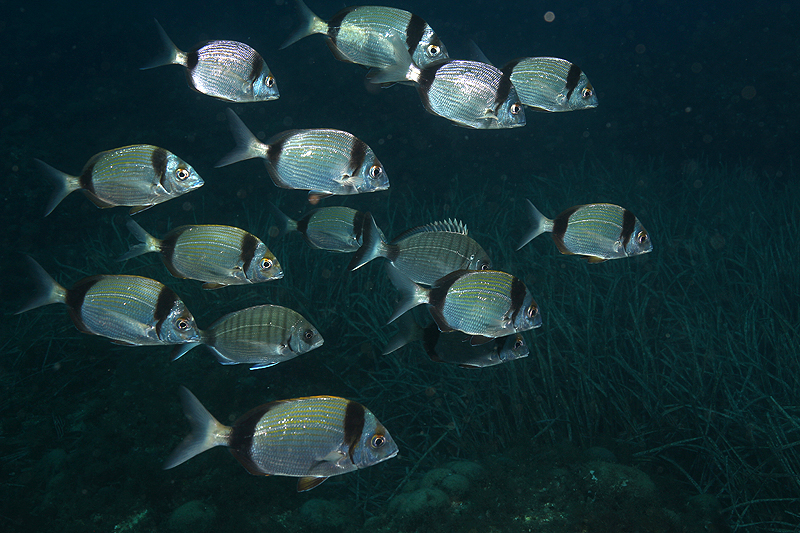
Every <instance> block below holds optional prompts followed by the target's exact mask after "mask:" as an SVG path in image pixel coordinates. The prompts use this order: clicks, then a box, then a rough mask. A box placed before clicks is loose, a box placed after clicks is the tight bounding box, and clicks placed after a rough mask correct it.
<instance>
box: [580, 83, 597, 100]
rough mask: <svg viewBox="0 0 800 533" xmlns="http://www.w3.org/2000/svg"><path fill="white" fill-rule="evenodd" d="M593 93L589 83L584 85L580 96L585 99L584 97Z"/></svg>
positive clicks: (589, 96) (588, 96)
mask: <svg viewBox="0 0 800 533" xmlns="http://www.w3.org/2000/svg"><path fill="white" fill-rule="evenodd" d="M593 95H594V89H592V86H591V85H587V86H586V87H585V88H584V89H583V92H582V93H581V96H582V97H583V98H584V99H586V98H591V97H592V96H593Z"/></svg>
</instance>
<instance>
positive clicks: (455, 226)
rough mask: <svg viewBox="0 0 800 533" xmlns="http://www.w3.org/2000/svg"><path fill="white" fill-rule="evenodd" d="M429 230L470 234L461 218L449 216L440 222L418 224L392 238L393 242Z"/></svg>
mask: <svg viewBox="0 0 800 533" xmlns="http://www.w3.org/2000/svg"><path fill="white" fill-rule="evenodd" d="M429 231H446V232H448V233H460V234H461V235H468V234H469V231H468V230H467V225H466V224H464V223H463V222H461V221H460V220H456V219H454V218H448V219H447V220H440V221H438V222H431V223H430V224H425V225H424V226H417V227H415V228H411V229H408V230H406V231H404V232H403V233H401V234H400V235H398V236H397V237H395V238H394V239H393V240H392V244H396V243H397V242H399V241H400V240H402V239H406V238H408V237H410V236H412V235H416V234H417V233H426V232H429Z"/></svg>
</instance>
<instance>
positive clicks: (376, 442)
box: [370, 434, 386, 448]
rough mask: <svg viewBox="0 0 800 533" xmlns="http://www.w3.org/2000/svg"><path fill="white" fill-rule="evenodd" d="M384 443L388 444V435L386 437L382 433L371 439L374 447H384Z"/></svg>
mask: <svg viewBox="0 0 800 533" xmlns="http://www.w3.org/2000/svg"><path fill="white" fill-rule="evenodd" d="M384 444H386V437H384V436H383V435H380V434H377V435H373V436H372V440H371V441H370V445H371V446H372V447H373V448H382V447H383V445H384Z"/></svg>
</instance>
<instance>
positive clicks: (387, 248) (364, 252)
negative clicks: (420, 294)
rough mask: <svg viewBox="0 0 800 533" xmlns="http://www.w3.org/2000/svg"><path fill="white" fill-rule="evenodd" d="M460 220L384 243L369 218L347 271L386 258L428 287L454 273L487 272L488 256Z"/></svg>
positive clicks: (420, 227) (436, 224) (412, 232)
mask: <svg viewBox="0 0 800 533" xmlns="http://www.w3.org/2000/svg"><path fill="white" fill-rule="evenodd" d="M468 233H469V232H468V231H467V226H466V225H465V224H464V223H463V222H461V221H459V220H442V221H440V222H434V223H432V224H426V225H424V226H418V227H416V228H411V229H410V230H407V231H405V232H403V233H402V234H400V235H398V236H397V237H396V238H395V239H394V240H392V242H390V243H387V242H386V241H385V239H384V238H383V236H382V235H381V234H380V233H379V230H378V226H377V225H376V224H375V221H374V220H373V218H372V215H371V214H370V215H369V216H368V217H367V219H366V221H365V224H364V244H363V245H362V246H361V248H359V249H358V251H357V252H356V253H355V255H354V256H353V259H352V260H351V261H350V264H349V265H348V266H347V269H348V270H350V271H353V270H356V269H358V268H361V267H362V266H364V265H365V264H367V263H369V262H370V261H372V260H373V259H375V258H377V257H385V258H386V259H388V260H389V262H390V263H391V264H392V265H394V266H395V267H396V268H397V269H399V270H400V272H402V273H403V274H404V275H405V276H406V277H408V278H409V279H410V280H411V281H413V282H415V283H421V284H423V285H431V284H433V283H434V282H435V281H436V280H438V279H440V278H442V277H444V276H446V275H447V274H449V273H450V272H453V271H454V270H464V269H466V270H488V269H490V268H491V266H492V262H491V260H490V259H489V255H488V254H487V253H486V251H485V250H484V249H483V248H482V247H481V245H480V244H478V243H477V242H476V241H475V240H474V239H473V238H472V237H470V236H469V235H468Z"/></svg>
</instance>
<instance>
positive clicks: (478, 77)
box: [368, 50, 525, 129]
mask: <svg viewBox="0 0 800 533" xmlns="http://www.w3.org/2000/svg"><path fill="white" fill-rule="evenodd" d="M396 63H397V64H396V65H395V66H393V67H389V68H386V69H385V70H382V71H374V72H371V73H370V74H369V76H368V77H369V79H370V81H371V82H373V83H393V82H402V81H411V82H414V83H415V84H416V85H417V92H418V93H419V96H420V99H421V100H422V105H423V106H424V107H425V109H426V110H427V111H428V112H430V113H432V114H434V115H438V116H440V117H444V118H446V119H448V120H450V121H452V122H453V123H455V124H457V125H459V126H463V127H465V128H473V129H501V128H516V127H519V126H524V125H525V109H524V108H523V107H522V102H521V101H520V98H519V96H518V95H517V91H516V89H515V88H514V85H513V83H511V78H510V73H506V72H503V71H501V70H500V69H498V68H497V67H494V66H492V65H489V64H486V63H482V62H480V61H465V60H461V59H449V60H446V61H442V62H439V63H434V64H432V65H430V66H428V67H425V68H419V67H417V66H416V65H414V64H413V62H412V61H411V57H410V56H409V55H408V52H406V51H403V50H401V51H399V52H398V56H397V59H396Z"/></svg>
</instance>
